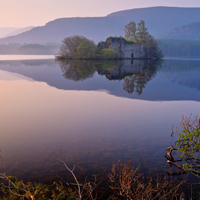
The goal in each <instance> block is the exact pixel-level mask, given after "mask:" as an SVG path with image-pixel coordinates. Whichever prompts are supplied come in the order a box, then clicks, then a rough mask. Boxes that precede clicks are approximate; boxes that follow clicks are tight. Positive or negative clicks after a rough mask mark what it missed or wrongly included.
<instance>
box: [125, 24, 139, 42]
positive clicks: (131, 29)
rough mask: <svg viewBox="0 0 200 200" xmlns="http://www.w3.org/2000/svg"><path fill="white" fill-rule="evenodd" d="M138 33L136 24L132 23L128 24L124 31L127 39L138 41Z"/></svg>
mask: <svg viewBox="0 0 200 200" xmlns="http://www.w3.org/2000/svg"><path fill="white" fill-rule="evenodd" d="M136 31H137V28H136V23H135V22H133V21H132V22H130V23H129V24H127V25H126V26H125V29H124V32H125V39H127V40H133V41H137V38H136Z"/></svg>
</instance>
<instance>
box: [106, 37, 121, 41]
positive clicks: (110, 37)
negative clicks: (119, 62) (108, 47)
mask: <svg viewBox="0 0 200 200" xmlns="http://www.w3.org/2000/svg"><path fill="white" fill-rule="evenodd" d="M117 38H118V39H123V37H122V36H119V37H117V36H115V37H113V36H110V37H107V39H106V41H108V40H109V39H117Z"/></svg>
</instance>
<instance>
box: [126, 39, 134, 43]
mask: <svg viewBox="0 0 200 200" xmlns="http://www.w3.org/2000/svg"><path fill="white" fill-rule="evenodd" d="M125 42H126V43H127V44H134V43H135V42H134V41H133V40H125Z"/></svg>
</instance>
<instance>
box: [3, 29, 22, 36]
mask: <svg viewBox="0 0 200 200" xmlns="http://www.w3.org/2000/svg"><path fill="white" fill-rule="evenodd" d="M19 29H20V28H14V27H1V28H0V38H2V37H3V36H5V35H7V34H9V33H11V32H13V31H16V30H19Z"/></svg>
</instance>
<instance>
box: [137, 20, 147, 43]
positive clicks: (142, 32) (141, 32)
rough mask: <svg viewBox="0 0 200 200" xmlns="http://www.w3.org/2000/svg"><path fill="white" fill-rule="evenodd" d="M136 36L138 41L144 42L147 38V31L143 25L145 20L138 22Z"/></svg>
mask: <svg viewBox="0 0 200 200" xmlns="http://www.w3.org/2000/svg"><path fill="white" fill-rule="evenodd" d="M136 38H137V40H138V41H141V42H146V41H147V40H148V38H149V32H148V31H147V28H146V27H145V22H144V21H143V20H141V21H140V22H139V23H138V28H137V32H136Z"/></svg>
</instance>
